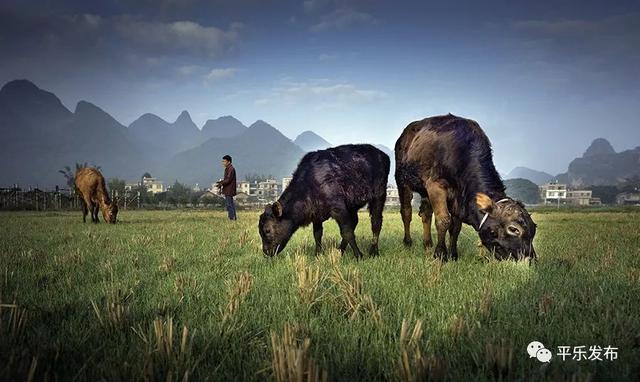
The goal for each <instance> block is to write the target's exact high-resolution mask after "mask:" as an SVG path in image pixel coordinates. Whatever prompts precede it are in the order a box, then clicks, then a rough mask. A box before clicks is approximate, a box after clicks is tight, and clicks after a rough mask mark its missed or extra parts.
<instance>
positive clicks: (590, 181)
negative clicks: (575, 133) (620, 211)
mask: <svg viewBox="0 0 640 382" xmlns="http://www.w3.org/2000/svg"><path fill="white" fill-rule="evenodd" d="M565 175H566V181H567V182H568V183H569V184H571V185H573V186H585V185H593V186H602V185H610V184H617V183H621V182H624V181H625V180H626V179H629V178H632V177H637V176H640V146H638V147H636V148H634V149H631V150H625V151H621V152H619V153H617V152H616V151H615V150H614V149H613V147H612V146H611V144H610V143H609V142H608V141H607V140H606V139H604V138H598V139H596V140H594V141H593V143H591V146H589V148H587V150H586V151H585V152H584V154H583V155H582V157H581V158H576V159H574V160H573V161H571V163H569V169H568V170H567V172H566V174H560V175H559V177H562V178H565Z"/></svg>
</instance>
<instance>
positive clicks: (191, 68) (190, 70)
mask: <svg viewBox="0 0 640 382" xmlns="http://www.w3.org/2000/svg"><path fill="white" fill-rule="evenodd" d="M200 69H202V67H201V66H199V65H183V66H180V67H178V69H176V71H177V72H178V74H180V75H182V76H190V75H192V74H195V73H196V72H198V71H199V70H200Z"/></svg>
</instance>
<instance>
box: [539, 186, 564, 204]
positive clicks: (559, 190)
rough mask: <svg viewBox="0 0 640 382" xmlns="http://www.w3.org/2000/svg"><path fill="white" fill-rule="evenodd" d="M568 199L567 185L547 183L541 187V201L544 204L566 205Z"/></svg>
mask: <svg viewBox="0 0 640 382" xmlns="http://www.w3.org/2000/svg"><path fill="white" fill-rule="evenodd" d="M566 198H567V185H566V184H561V183H547V184H543V185H542V186H540V199H542V202H543V203H544V204H564V201H565V199H566Z"/></svg>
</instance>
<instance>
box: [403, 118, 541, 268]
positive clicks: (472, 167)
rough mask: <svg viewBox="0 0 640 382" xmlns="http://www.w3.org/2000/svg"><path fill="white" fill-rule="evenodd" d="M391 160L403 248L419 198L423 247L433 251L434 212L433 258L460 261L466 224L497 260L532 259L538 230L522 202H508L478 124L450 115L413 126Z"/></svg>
mask: <svg viewBox="0 0 640 382" xmlns="http://www.w3.org/2000/svg"><path fill="white" fill-rule="evenodd" d="M395 155H396V173H395V177H396V183H397V185H398V193H399V196H400V205H401V214H402V221H403V223H404V243H405V245H407V246H409V245H411V235H410V231H409V228H410V224H411V199H412V197H413V192H417V193H419V194H420V195H421V196H422V203H421V205H420V214H419V215H420V216H421V217H422V223H423V239H424V245H425V247H430V246H431V245H432V241H431V215H432V213H434V212H435V217H436V230H437V232H438V243H437V245H436V248H435V253H434V256H435V257H437V258H441V259H443V260H447V259H448V258H449V256H450V257H451V258H453V259H454V260H455V259H457V258H458V250H457V240H458V235H459V234H460V230H461V228H462V223H466V224H469V225H471V226H473V228H475V230H476V231H478V234H479V235H480V239H481V241H482V244H483V245H484V246H485V247H486V248H487V249H489V250H490V251H492V252H493V253H494V255H495V256H496V258H498V259H505V258H508V257H513V258H519V257H526V258H529V259H533V258H535V251H534V249H533V244H532V243H533V237H534V235H535V233H536V225H535V223H534V222H533V220H531V216H530V215H529V213H528V212H527V211H526V209H525V208H524V205H523V204H522V203H521V202H519V201H516V200H513V199H511V198H509V197H507V196H506V194H505V186H504V184H503V183H502V180H501V179H500V175H498V172H497V171H496V169H495V166H494V165H493V159H492V153H491V143H490V142H489V138H487V136H486V135H485V134H484V132H483V131H482V129H481V128H480V126H479V125H478V123H477V122H475V121H472V120H470V119H465V118H460V117H456V116H454V115H451V114H448V115H445V116H438V117H431V118H426V119H423V120H421V121H415V122H412V123H410V124H409V125H408V126H407V127H406V128H405V129H404V131H403V132H402V135H401V136H400V138H398V141H397V142H396V146H395ZM447 231H449V236H450V237H449V240H450V243H449V253H448V252H447V246H446V243H445V235H446V233H447Z"/></svg>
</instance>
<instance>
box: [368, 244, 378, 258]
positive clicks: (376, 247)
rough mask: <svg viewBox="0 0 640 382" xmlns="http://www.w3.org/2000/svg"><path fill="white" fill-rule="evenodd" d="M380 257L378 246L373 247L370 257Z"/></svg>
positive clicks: (370, 249) (370, 250)
mask: <svg viewBox="0 0 640 382" xmlns="http://www.w3.org/2000/svg"><path fill="white" fill-rule="evenodd" d="M379 255H380V251H379V250H378V246H377V245H372V246H371V247H370V248H369V256H371V257H375V256H379Z"/></svg>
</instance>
